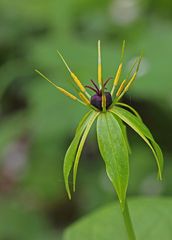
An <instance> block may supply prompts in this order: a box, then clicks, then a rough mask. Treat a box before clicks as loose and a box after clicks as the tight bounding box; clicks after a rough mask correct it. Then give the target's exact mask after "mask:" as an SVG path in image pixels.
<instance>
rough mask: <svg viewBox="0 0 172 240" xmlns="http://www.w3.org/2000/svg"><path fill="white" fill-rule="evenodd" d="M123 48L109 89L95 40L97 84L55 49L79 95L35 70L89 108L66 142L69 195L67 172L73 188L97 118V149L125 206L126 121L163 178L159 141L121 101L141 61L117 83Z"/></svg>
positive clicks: (65, 167)
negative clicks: (79, 74)
mask: <svg viewBox="0 0 172 240" xmlns="http://www.w3.org/2000/svg"><path fill="white" fill-rule="evenodd" d="M124 49H125V41H124V42H123V45H122V53H121V59H120V64H119V66H118V69H117V72H116V74H115V77H114V78H113V86H112V89H111V91H108V90H107V85H108V83H109V81H110V80H111V79H112V78H108V79H107V80H106V81H105V82H104V81H103V77H102V63H101V48H100V41H98V84H96V83H95V82H94V81H93V80H91V83H92V86H90V85H86V86H84V85H83V84H82V83H81V81H80V80H79V79H78V77H77V76H76V75H75V74H74V73H73V72H72V71H71V69H70V68H69V66H68V64H67V63H66V61H65V60H64V58H63V56H62V55H61V53H59V52H58V54H59V56H60V57H61V59H62V61H63V62H64V64H65V66H66V68H67V69H68V71H69V73H70V75H71V78H72V80H73V82H74V84H75V89H76V90H77V93H78V97H77V96H74V95H73V94H71V93H69V92H68V91H66V90H65V89H63V88H61V87H59V86H57V85H56V84H55V83H54V82H52V81H51V80H49V79H48V78H47V77H46V76H45V75H43V74H42V73H41V72H39V71H38V70H35V71H36V72H37V73H38V74H39V75H41V76H42V77H43V78H44V79H45V80H47V81H48V82H50V83H51V84H52V85H53V86H54V87H56V88H57V89H58V90H59V91H61V92H62V93H63V94H65V95H66V96H68V97H69V98H71V99H72V100H74V101H78V102H79V103H81V104H83V105H86V106H87V107H89V108H90V111H88V112H87V113H86V114H85V116H84V117H83V119H82V120H81V121H80V123H79V125H78V127H77V129H76V133H75V136H74V139H73V141H72V143H71V145H70V146H69V148H68V150H67V152H66V155H65V159H64V167H63V173H64V179H65V186H66V190H67V193H68V196H69V198H71V192H70V187H69V182H68V179H69V175H70V172H71V170H72V168H73V191H75V184H76V176H77V170H78V164H79V159H80V156H81V152H82V149H83V146H84V143H85V140H86V138H87V136H88V133H89V131H90V129H91V126H92V125H93V123H94V121H95V120H96V119H97V139H98V145H99V149H100V153H101V155H102V158H103V160H104V162H105V166H106V172H107V175H108V177H109V179H110V181H111V182H112V184H113V186H114V188H115V190H116V192H117V195H118V198H119V201H120V204H121V207H122V208H124V206H125V198H126V191H127V186H128V179H129V160H128V158H129V157H128V156H129V152H130V147H129V143H128V139H127V132H126V125H128V126H130V127H131V128H132V129H133V130H134V131H135V132H136V133H137V134H138V135H139V136H140V137H141V138H142V139H143V140H144V141H145V142H146V143H147V145H148V146H149V147H150V149H151V151H152V153H153V155H154V157H155V159H156V163H157V167H158V175H159V178H160V179H162V170H163V155H162V152H161V149H160V147H159V145H158V144H157V143H156V142H155V140H154V138H153V136H152V134H151V133H150V131H149V129H148V128H147V127H146V126H145V124H144V123H143V121H142V119H141V117H140V116H139V114H138V113H137V111H136V110H135V109H133V108H132V107H131V106H129V105H127V104H124V103H122V102H121V101H120V100H121V98H122V97H123V95H124V94H125V93H126V92H127V91H128V89H129V87H130V86H131V85H132V84H133V82H134V80H135V79H136V77H137V73H138V70H139V66H140V62H141V57H139V58H138V59H137V61H136V62H135V63H134V64H133V66H132V68H131V70H130V72H129V73H128V75H127V77H126V78H125V79H124V80H123V81H122V82H121V84H119V82H120V77H121V72H122V68H123V56H124ZM134 69H135V70H134ZM133 70H134V73H132V72H133ZM131 74H132V75H131ZM118 86H119V87H118ZM88 89H89V90H91V91H92V92H93V94H92V96H90V93H88V91H87V90H88ZM125 124H126V125H125Z"/></svg>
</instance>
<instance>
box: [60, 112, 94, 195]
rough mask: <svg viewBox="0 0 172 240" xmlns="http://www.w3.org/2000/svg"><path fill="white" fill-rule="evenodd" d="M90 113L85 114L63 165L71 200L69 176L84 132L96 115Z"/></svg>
mask: <svg viewBox="0 0 172 240" xmlns="http://www.w3.org/2000/svg"><path fill="white" fill-rule="evenodd" d="M88 113H89V114H88ZM88 113H86V114H85V116H84V117H83V119H82V120H81V122H80V123H79V125H78V128H77V131H76V134H75V137H74V139H73V141H72V142H71V144H70V146H69V148H68V150H67V152H66V155H65V159H64V164H63V174H64V181H65V187H66V191H67V193H68V196H69V198H70V199H71V193H70V188H69V182H68V180H69V174H70V171H71V169H72V166H73V163H74V160H75V156H76V152H77V149H78V145H79V142H80V139H81V137H82V135H83V132H84V130H85V129H86V126H87V124H88V122H89V119H91V117H92V116H93V115H94V112H93V111H92V113H90V112H88Z"/></svg>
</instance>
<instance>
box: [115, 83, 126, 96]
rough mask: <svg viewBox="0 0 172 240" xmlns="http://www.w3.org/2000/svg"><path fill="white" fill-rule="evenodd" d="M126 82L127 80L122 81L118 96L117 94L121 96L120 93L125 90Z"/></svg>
mask: <svg viewBox="0 0 172 240" xmlns="http://www.w3.org/2000/svg"><path fill="white" fill-rule="evenodd" d="M125 83H126V80H124V81H123V82H122V83H121V85H120V87H119V89H118V91H117V93H116V96H117V97H119V95H120V94H121V93H122V91H123V89H124V85H125Z"/></svg>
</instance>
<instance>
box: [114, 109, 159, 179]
mask: <svg viewBox="0 0 172 240" xmlns="http://www.w3.org/2000/svg"><path fill="white" fill-rule="evenodd" d="M111 112H113V113H114V114H115V115H116V116H118V117H120V118H121V119H122V120H123V121H124V122H125V123H127V124H128V125H129V126H130V127H131V128H132V129H134V130H135V131H136V132H137V133H138V134H139V135H140V137H141V138H142V139H143V140H144V141H145V142H146V143H147V145H148V146H149V147H150V148H151V150H152V152H153V154H154V156H155V159H156V162H157V166H158V174H159V178H160V179H162V171H163V155H162V151H161V149H160V147H159V145H158V144H157V143H156V142H155V140H154V138H153V136H152V134H151V133H150V131H149V129H148V128H147V127H146V126H145V124H144V123H143V122H142V121H141V120H139V119H138V118H137V117H136V116H134V115H133V114H131V113H130V112H128V111H127V110H125V109H123V108H120V107H116V106H115V107H113V108H112V109H111Z"/></svg>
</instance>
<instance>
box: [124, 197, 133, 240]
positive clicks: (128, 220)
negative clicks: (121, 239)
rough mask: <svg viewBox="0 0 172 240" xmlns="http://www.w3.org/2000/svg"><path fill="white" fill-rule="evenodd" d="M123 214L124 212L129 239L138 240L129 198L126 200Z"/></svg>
mask: <svg viewBox="0 0 172 240" xmlns="http://www.w3.org/2000/svg"><path fill="white" fill-rule="evenodd" d="M122 214H123V219H124V223H125V227H126V230H127V235H128V239H129V240H136V235H135V232H134V228H133V225H132V221H131V217H130V213H129V209H128V204H127V200H126V202H125V208H124V209H123V210H122Z"/></svg>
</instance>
